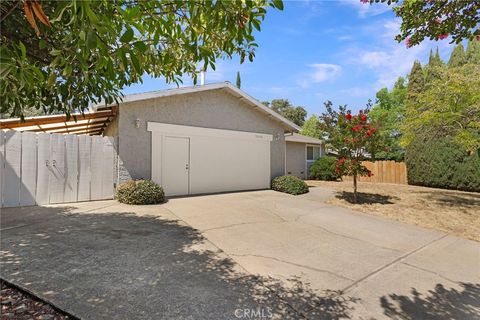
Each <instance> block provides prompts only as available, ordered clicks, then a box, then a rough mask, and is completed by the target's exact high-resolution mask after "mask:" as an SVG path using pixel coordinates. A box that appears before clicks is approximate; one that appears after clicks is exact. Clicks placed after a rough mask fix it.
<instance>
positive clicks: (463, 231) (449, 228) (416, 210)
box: [307, 180, 480, 241]
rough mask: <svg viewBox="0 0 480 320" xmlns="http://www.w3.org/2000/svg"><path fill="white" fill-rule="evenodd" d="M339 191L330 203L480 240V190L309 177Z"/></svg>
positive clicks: (316, 182)
mask: <svg viewBox="0 0 480 320" xmlns="http://www.w3.org/2000/svg"><path fill="white" fill-rule="evenodd" d="M307 184H308V185H309V186H320V187H325V188H330V189H333V190H335V191H336V195H335V197H333V198H332V199H330V200H328V203H330V204H334V205H338V206H342V207H347V208H351V209H354V210H358V211H361V212H364V213H368V214H372V215H377V216H383V217H387V218H390V219H394V220H397V221H402V222H406V223H411V224H416V225H419V226H422V227H425V228H430V229H435V230H439V231H444V232H447V233H450V234H454V235H457V236H460V237H463V238H467V239H471V240H475V241H480V193H474V192H463V191H455V190H444V189H434V188H426V187H418V186H409V185H401V184H390V183H373V182H360V183H359V184H358V191H359V198H358V199H359V201H358V203H356V204H355V203H353V196H352V191H353V185H352V182H351V181H341V182H329V181H313V180H310V181H307Z"/></svg>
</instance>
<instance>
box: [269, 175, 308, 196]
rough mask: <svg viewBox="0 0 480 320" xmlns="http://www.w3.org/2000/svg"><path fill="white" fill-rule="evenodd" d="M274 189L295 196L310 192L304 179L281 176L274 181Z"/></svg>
mask: <svg viewBox="0 0 480 320" xmlns="http://www.w3.org/2000/svg"><path fill="white" fill-rule="evenodd" d="M272 189H273V190H275V191H280V192H285V193H289V194H293V195H299V194H302V193H307V192H308V186H307V184H306V183H305V181H303V180H302V179H299V178H297V177H295V176H280V177H276V178H275V179H273V180H272Z"/></svg>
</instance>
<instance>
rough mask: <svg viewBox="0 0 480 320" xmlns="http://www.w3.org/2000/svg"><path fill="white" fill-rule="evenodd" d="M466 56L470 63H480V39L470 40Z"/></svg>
mask: <svg viewBox="0 0 480 320" xmlns="http://www.w3.org/2000/svg"><path fill="white" fill-rule="evenodd" d="M466 56H467V62H468V63H474V64H480V41H473V40H472V41H468V45H467V53H466Z"/></svg>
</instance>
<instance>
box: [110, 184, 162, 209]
mask: <svg viewBox="0 0 480 320" xmlns="http://www.w3.org/2000/svg"><path fill="white" fill-rule="evenodd" d="M116 198H117V200H118V201H119V202H121V203H126V204H156V203H162V202H164V201H165V194H164V192H163V189H162V187H160V186H159V185H158V184H156V183H155V182H153V181H151V180H136V181H134V180H130V181H127V182H125V183H122V184H120V185H119V186H118V187H117V193H116Z"/></svg>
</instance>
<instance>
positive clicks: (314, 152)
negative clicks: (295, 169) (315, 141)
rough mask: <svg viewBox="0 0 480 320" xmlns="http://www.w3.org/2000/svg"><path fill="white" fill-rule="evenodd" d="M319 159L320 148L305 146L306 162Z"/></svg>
mask: <svg viewBox="0 0 480 320" xmlns="http://www.w3.org/2000/svg"><path fill="white" fill-rule="evenodd" d="M318 158H320V147H314V146H307V161H315V160H317V159H318Z"/></svg>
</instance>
